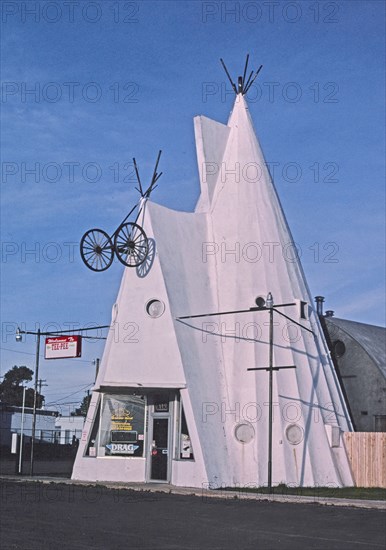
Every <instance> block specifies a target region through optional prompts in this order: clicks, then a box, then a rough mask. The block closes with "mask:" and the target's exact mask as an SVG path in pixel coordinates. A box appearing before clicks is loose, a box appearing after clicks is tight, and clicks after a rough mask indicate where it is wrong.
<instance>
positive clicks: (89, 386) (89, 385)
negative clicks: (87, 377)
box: [46, 383, 94, 406]
mask: <svg viewBox="0 0 386 550" xmlns="http://www.w3.org/2000/svg"><path fill="white" fill-rule="evenodd" d="M93 385H94V384H93V383H91V384H86V386H83V387H82V388H81V389H80V390H77V391H74V392H73V393H70V394H68V395H66V396H65V397H62V398H60V399H58V400H57V401H51V402H50V403H46V406H48V405H52V404H53V403H59V401H63V399H67V397H71V396H72V395H76V394H77V393H80V392H81V391H83V390H85V389H86V388H91V386H93ZM59 404H62V405H63V404H64V403H59Z"/></svg>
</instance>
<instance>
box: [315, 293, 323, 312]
mask: <svg viewBox="0 0 386 550" xmlns="http://www.w3.org/2000/svg"><path fill="white" fill-rule="evenodd" d="M315 302H316V313H317V314H318V315H323V302H324V296H315Z"/></svg>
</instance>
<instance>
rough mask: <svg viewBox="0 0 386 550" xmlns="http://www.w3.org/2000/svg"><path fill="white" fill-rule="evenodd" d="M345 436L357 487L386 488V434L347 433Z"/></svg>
mask: <svg viewBox="0 0 386 550" xmlns="http://www.w3.org/2000/svg"><path fill="white" fill-rule="evenodd" d="M343 436H344V444H345V447H346V451H347V455H348V458H349V460H350V463H351V470H352V474H353V477H354V481H355V484H356V486H357V487H385V488H386V433H384V432H345V433H344V434H343Z"/></svg>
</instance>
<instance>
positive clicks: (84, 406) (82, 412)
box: [73, 393, 91, 416]
mask: <svg viewBox="0 0 386 550" xmlns="http://www.w3.org/2000/svg"><path fill="white" fill-rule="evenodd" d="M90 401H91V394H89V393H87V395H85V396H84V397H83V400H82V403H81V404H80V407H78V408H77V409H75V413H74V414H73V416H87V411H88V407H89V405H90Z"/></svg>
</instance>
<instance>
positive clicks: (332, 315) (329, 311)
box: [325, 309, 335, 317]
mask: <svg viewBox="0 0 386 550" xmlns="http://www.w3.org/2000/svg"><path fill="white" fill-rule="evenodd" d="M334 313H335V311H334V310H332V309H328V310H327V311H326V314H325V316H326V317H334Z"/></svg>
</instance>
